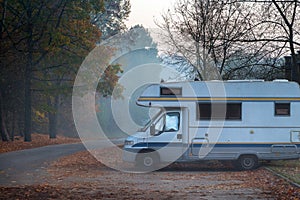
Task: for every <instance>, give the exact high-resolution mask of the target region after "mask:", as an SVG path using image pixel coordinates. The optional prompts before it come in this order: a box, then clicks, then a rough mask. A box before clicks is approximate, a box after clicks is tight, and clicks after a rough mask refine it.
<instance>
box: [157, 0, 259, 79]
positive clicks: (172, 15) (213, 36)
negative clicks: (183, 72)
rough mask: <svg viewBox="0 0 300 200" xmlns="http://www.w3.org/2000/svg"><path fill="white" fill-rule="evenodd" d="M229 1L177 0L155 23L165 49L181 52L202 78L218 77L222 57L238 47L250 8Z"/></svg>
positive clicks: (245, 28)
mask: <svg viewBox="0 0 300 200" xmlns="http://www.w3.org/2000/svg"><path fill="white" fill-rule="evenodd" d="M245 10H246V9H245V5H243V4H236V3H233V2H232V1H230V0H228V1H211V0H203V1H199V0H194V1H188V0H179V1H178V2H177V3H176V4H175V6H174V9H173V10H168V12H166V13H165V14H164V15H163V16H162V17H163V23H162V24H159V27H160V28H161V29H162V30H164V32H165V33H166V35H165V37H164V39H165V41H166V43H167V44H169V46H173V47H174V48H173V49H170V51H169V52H172V53H173V54H177V55H180V56H182V58H183V59H184V60H185V61H187V62H189V64H190V66H193V68H194V71H195V72H197V74H198V76H199V78H200V79H202V80H209V79H219V78H220V76H216V74H222V73H223V72H224V69H225V66H226V61H227V60H228V58H229V57H231V56H232V55H234V54H235V52H236V51H237V49H242V48H243V47H242V46H241V44H239V43H237V42H233V41H236V40H237V39H238V38H241V37H243V35H244V33H245V30H247V29H248V22H249V19H250V18H251V17H252V15H253V13H252V12H245Z"/></svg>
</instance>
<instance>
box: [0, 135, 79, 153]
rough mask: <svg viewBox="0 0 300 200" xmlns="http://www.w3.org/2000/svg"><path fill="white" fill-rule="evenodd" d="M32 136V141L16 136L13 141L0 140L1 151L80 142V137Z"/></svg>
mask: <svg viewBox="0 0 300 200" xmlns="http://www.w3.org/2000/svg"><path fill="white" fill-rule="evenodd" d="M31 137H32V141H31V142H24V141H23V138H22V137H16V138H15V141H12V142H2V141H0V153H5V152H11V151H18V150H23V149H31V148H37V147H42V146H48V145H54V144H68V143H78V142H80V139H76V138H67V137H63V136H57V138H56V139H49V135H43V134H32V135H31Z"/></svg>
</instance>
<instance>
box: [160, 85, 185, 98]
mask: <svg viewBox="0 0 300 200" xmlns="http://www.w3.org/2000/svg"><path fill="white" fill-rule="evenodd" d="M160 95H161V96H182V88H167V87H161V88H160Z"/></svg>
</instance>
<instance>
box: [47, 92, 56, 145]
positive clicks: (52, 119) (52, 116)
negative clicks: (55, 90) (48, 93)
mask: <svg viewBox="0 0 300 200" xmlns="http://www.w3.org/2000/svg"><path fill="white" fill-rule="evenodd" d="M48 106H51V107H52V108H53V109H54V112H49V114H48V117H49V138H50V139H54V138H56V135H57V118H58V106H59V95H56V96H55V97H54V102H53V103H52V101H51V98H50V97H49V99H48Z"/></svg>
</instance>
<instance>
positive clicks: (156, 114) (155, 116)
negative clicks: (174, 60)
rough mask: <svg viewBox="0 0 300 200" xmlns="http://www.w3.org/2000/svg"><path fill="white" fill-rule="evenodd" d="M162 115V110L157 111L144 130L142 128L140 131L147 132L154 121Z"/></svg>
mask: <svg viewBox="0 0 300 200" xmlns="http://www.w3.org/2000/svg"><path fill="white" fill-rule="evenodd" d="M161 113H162V109H157V110H156V113H155V114H154V115H152V116H153V117H152V118H151V119H150V120H149V121H148V122H147V123H146V124H145V125H144V127H143V128H141V129H140V130H139V131H142V132H145V131H146V130H147V129H148V128H149V127H150V125H151V124H152V123H153V121H154V120H155V119H156V118H157V117H158V116H159V115H160V114H161Z"/></svg>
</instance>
